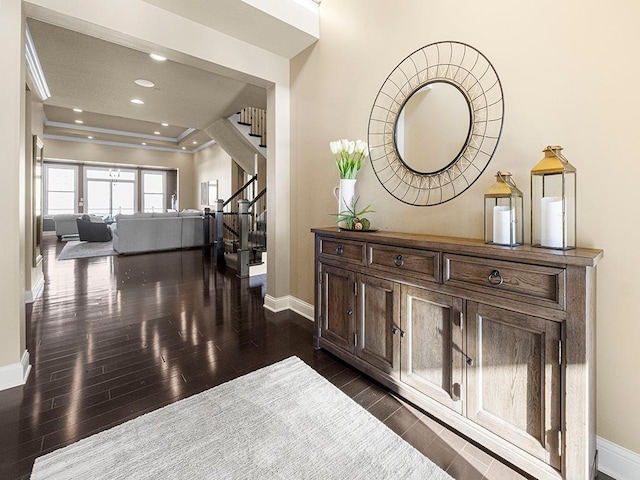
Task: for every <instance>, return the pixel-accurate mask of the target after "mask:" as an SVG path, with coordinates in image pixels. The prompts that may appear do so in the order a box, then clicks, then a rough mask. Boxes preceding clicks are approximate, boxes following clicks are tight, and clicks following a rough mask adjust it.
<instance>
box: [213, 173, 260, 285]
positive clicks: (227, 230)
mask: <svg viewBox="0 0 640 480" xmlns="http://www.w3.org/2000/svg"><path fill="white" fill-rule="evenodd" d="M257 181H258V175H257V174H256V175H254V176H253V177H252V178H251V179H250V180H249V181H248V182H247V183H246V184H245V185H243V186H242V188H240V189H239V190H238V191H237V192H236V193H234V194H233V195H232V196H231V197H230V198H229V199H228V200H226V201H223V200H218V203H217V206H216V211H215V212H213V219H214V226H213V229H212V230H213V232H214V233H213V240H214V246H215V251H216V261H217V262H218V264H224V265H226V266H227V267H229V268H232V269H234V270H235V271H236V272H237V273H238V276H240V277H250V276H255V275H262V274H265V273H266V255H267V189H266V188H265V189H263V190H262V191H261V192H260V193H258V194H257V195H256V194H255V190H256V187H257Z"/></svg>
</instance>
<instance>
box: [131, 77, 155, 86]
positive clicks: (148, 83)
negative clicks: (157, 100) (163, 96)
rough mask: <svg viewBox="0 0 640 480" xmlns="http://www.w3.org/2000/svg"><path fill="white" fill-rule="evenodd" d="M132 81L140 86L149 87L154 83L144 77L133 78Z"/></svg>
mask: <svg viewBox="0 0 640 480" xmlns="http://www.w3.org/2000/svg"><path fill="white" fill-rule="evenodd" d="M133 83H135V84H136V85H140V86H141V87H146V88H151V87H155V86H156V84H155V83H153V82H152V81H151V80H145V79H144V78H139V79H137V80H135V81H134V82H133Z"/></svg>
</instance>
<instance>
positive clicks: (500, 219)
mask: <svg viewBox="0 0 640 480" xmlns="http://www.w3.org/2000/svg"><path fill="white" fill-rule="evenodd" d="M512 212H513V209H510V208H509V207H508V206H501V205H500V206H496V207H493V243H500V244H502V245H510V244H511V235H510V233H509V232H510V231H514V229H513V228H511V229H510V228H509V227H510V226H511V214H512ZM514 240H515V232H514Z"/></svg>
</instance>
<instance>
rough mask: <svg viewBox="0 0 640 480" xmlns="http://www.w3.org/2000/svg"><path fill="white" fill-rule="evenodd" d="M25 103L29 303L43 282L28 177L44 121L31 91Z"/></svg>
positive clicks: (31, 170) (27, 290)
mask: <svg viewBox="0 0 640 480" xmlns="http://www.w3.org/2000/svg"><path fill="white" fill-rule="evenodd" d="M25 104H26V106H27V108H26V112H25V113H26V117H27V118H26V119H25V120H26V122H25V141H24V144H25V179H26V183H25V211H24V213H25V256H24V261H25V290H26V292H27V295H26V300H27V303H30V302H32V301H33V300H34V296H35V294H36V293H37V290H38V288H40V287H41V286H42V284H43V282H44V276H43V273H42V262H41V261H40V262H38V264H37V265H36V266H33V257H32V255H31V252H32V251H33V223H34V222H33V214H32V212H33V189H32V182H31V181H30V179H31V178H32V177H33V148H32V146H33V143H32V142H33V135H38V137H40V139H41V140H43V135H42V130H43V127H44V125H43V122H44V109H43V106H42V100H40V98H38V95H37V94H35V93H33V92H32V91H28V92H27V93H26V99H25Z"/></svg>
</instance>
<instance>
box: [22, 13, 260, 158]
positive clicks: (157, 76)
mask: <svg viewBox="0 0 640 480" xmlns="http://www.w3.org/2000/svg"><path fill="white" fill-rule="evenodd" d="M28 26H29V29H30V31H31V36H32V38H33V41H34V44H35V48H36V50H37V53H38V56H39V58H40V63H41V64H42V70H43V72H44V75H45V77H46V80H47V83H48V85H49V90H50V91H51V97H50V98H49V99H47V100H46V101H45V102H44V103H45V107H44V110H45V115H46V126H45V132H44V133H45V135H55V136H57V138H60V137H67V138H76V139H82V140H83V141H89V140H88V139H87V137H88V136H93V137H94V139H93V141H99V142H103V143H104V142H116V143H118V144H135V145H141V144H142V142H145V143H147V148H154V147H155V148H169V149H181V148H182V147H185V148H186V149H187V151H192V150H194V149H197V148H198V147H200V146H201V145H202V144H203V143H206V142H209V141H210V138H209V136H208V135H207V134H206V133H204V132H203V131H202V130H203V129H205V128H206V127H208V126H209V125H211V124H212V123H214V122H215V121H216V120H218V119H219V118H222V117H228V116H230V115H232V114H233V113H235V112H237V111H239V110H240V109H242V108H244V107H246V106H254V107H260V108H266V92H265V90H264V88H261V87H257V86H254V85H249V84H247V83H243V82H241V81H238V80H235V79H230V78H227V77H223V76H220V75H216V74H214V73H211V72H207V71H204V70H200V69H197V68H194V67H191V66H187V65H183V64H180V63H176V62H173V61H171V60H167V61H165V62H157V61H155V60H152V59H151V58H150V57H149V55H148V52H140V51H137V50H133V49H131V48H127V47H123V46H120V45H116V44H113V43H109V42H107V41H104V40H100V39H97V38H94V37H90V36H87V35H84V34H80V33H77V32H74V31H71V30H67V29H64V28H61V27H57V26H54V25H51V24H48V23H44V22H41V21H37V20H34V19H28ZM136 79H146V80H150V81H152V82H154V83H155V86H154V87H153V88H145V87H141V86H139V85H136V84H135V83H134V81H135V80H136ZM133 98H139V99H141V100H143V101H144V102H145V103H144V105H135V104H133V103H131V102H130V100H131V99H133ZM73 108H80V109H82V110H83V112H82V113H74V112H73V111H72V109H73ZM75 120H82V121H83V123H82V125H79V124H76V123H75ZM163 122H166V123H168V124H169V127H163V126H161V123H163ZM154 132H160V134H159V135H156V134H154ZM185 133H186V134H187V135H185ZM194 142H195V143H194ZM141 148H144V147H141Z"/></svg>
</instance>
